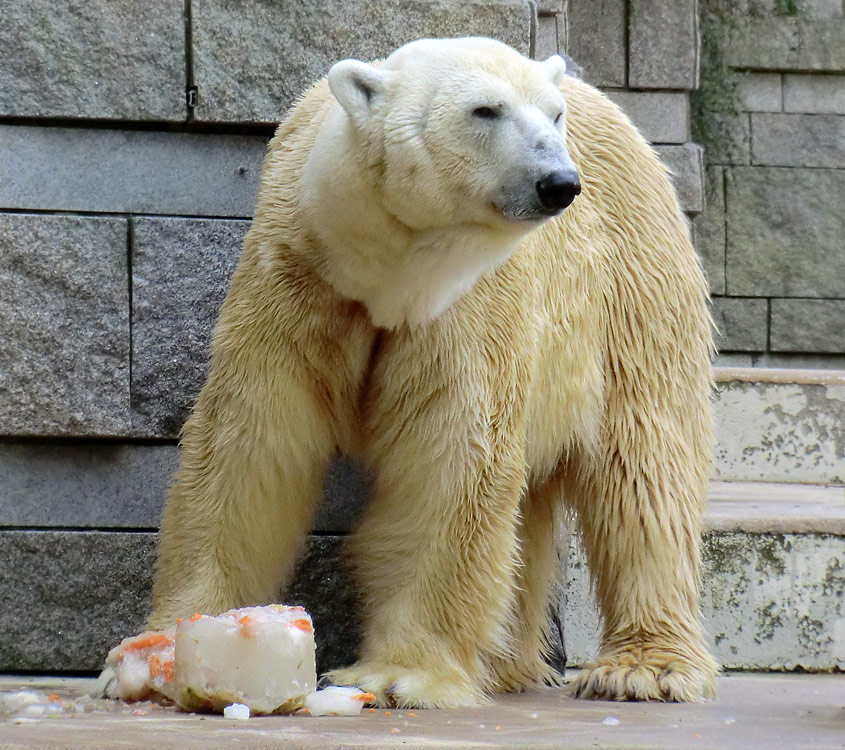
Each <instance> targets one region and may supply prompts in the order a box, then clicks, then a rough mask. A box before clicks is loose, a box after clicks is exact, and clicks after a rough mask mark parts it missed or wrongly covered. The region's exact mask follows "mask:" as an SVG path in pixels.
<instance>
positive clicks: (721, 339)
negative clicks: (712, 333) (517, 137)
mask: <svg viewBox="0 0 845 750" xmlns="http://www.w3.org/2000/svg"><path fill="white" fill-rule="evenodd" d="M712 312H713V321H714V322H715V324H716V329H717V331H718V334H717V335H716V348H717V349H718V350H719V351H733V352H762V351H765V349H766V342H767V339H768V333H769V332H768V318H769V303H768V300H765V299H760V298H754V297H751V298H744V297H714V298H713V301H712Z"/></svg>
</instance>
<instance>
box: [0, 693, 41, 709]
mask: <svg viewBox="0 0 845 750" xmlns="http://www.w3.org/2000/svg"><path fill="white" fill-rule="evenodd" d="M0 700H1V701H2V704H3V708H5V709H6V710H7V711H20V710H22V709H24V708H26V707H27V706H33V705H36V704H39V703H46V702H47V696H46V695H44V694H43V693H37V692H35V691H34V690H18V691H17V692H15V693H3V694H2V696H0Z"/></svg>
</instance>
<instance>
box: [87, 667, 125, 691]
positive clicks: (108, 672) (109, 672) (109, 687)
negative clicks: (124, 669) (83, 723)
mask: <svg viewBox="0 0 845 750" xmlns="http://www.w3.org/2000/svg"><path fill="white" fill-rule="evenodd" d="M119 687H120V685H119V683H118V681H117V673H116V672H115V671H114V668H113V667H110V666H108V665H106V666H105V667H104V668H103V671H102V672H100V676H99V677H98V678H97V683H96V684H95V685H94V688H93V690H91V697H92V698H112V699H114V698H119V697H120V696H119V692H120V691H119Z"/></svg>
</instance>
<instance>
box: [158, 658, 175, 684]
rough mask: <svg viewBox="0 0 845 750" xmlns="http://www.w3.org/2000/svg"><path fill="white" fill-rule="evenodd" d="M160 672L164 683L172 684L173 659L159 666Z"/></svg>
mask: <svg viewBox="0 0 845 750" xmlns="http://www.w3.org/2000/svg"><path fill="white" fill-rule="evenodd" d="M161 671H162V673H163V674H164V681H165V682H173V659H168V660H167V661H166V662H164V664H162V665H161Z"/></svg>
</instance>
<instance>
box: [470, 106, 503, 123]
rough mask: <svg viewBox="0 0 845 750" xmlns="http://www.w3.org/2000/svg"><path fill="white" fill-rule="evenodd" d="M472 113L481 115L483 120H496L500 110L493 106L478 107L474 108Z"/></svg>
mask: <svg viewBox="0 0 845 750" xmlns="http://www.w3.org/2000/svg"><path fill="white" fill-rule="evenodd" d="M472 114H473V115H475V117H480V118H481V119H482V120H494V119H496V118H497V117H499V114H500V113H499V111H498V110H496V109H493V107H476V108H475V109H474V110H472Z"/></svg>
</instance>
